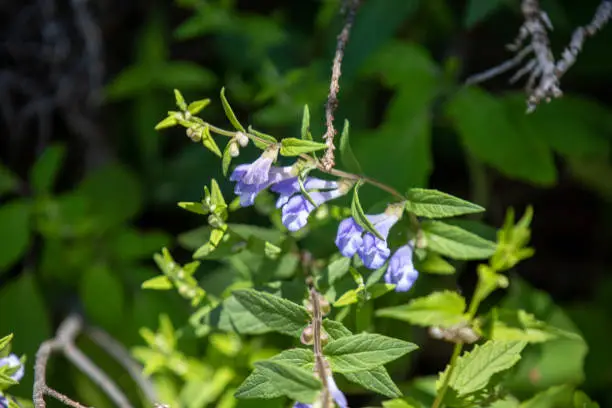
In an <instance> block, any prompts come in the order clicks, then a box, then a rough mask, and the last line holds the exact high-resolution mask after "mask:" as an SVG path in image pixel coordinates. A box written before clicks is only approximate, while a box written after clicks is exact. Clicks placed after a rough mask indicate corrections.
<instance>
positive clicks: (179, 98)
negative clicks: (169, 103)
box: [174, 89, 187, 111]
mask: <svg viewBox="0 0 612 408" xmlns="http://www.w3.org/2000/svg"><path fill="white" fill-rule="evenodd" d="M174 99H175V101H176V106H177V107H178V108H179V109H180V110H182V111H186V110H187V103H185V98H183V94H182V93H181V91H179V90H178V89H175V90H174Z"/></svg>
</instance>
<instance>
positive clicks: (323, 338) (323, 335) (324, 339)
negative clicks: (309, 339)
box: [321, 331, 329, 346]
mask: <svg viewBox="0 0 612 408" xmlns="http://www.w3.org/2000/svg"><path fill="white" fill-rule="evenodd" d="M328 342H329V335H328V334H327V333H325V332H324V331H321V345H322V346H324V345H326V344H327V343H328Z"/></svg>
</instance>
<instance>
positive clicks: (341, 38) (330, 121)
mask: <svg viewBox="0 0 612 408" xmlns="http://www.w3.org/2000/svg"><path fill="white" fill-rule="evenodd" d="M346 3H347V4H346V5H347V6H348V10H347V11H346V19H345V22H344V27H343V28H342V31H341V32H340V34H339V35H338V41H337V43H336V53H335V55H334V62H333V65H332V76H331V81H330V83H329V95H328V97H327V104H326V105H325V126H326V128H327V129H326V131H325V134H324V135H323V140H325V144H327V150H326V151H325V155H324V156H323V159H322V161H321V162H322V165H323V168H324V169H325V170H327V171H329V170H331V169H332V168H333V167H334V164H335V161H334V160H335V158H334V150H335V149H336V147H335V146H334V137H335V136H336V133H338V132H337V131H336V128H334V111H335V110H336V108H337V107H338V92H340V76H341V75H342V59H343V58H344V49H345V48H346V43H347V42H348V39H349V36H350V34H351V28H352V27H353V22H354V20H355V14H357V9H358V8H359V3H360V0H346Z"/></svg>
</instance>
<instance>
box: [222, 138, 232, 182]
mask: <svg viewBox="0 0 612 408" xmlns="http://www.w3.org/2000/svg"><path fill="white" fill-rule="evenodd" d="M231 144H232V142H229V143H228V144H226V145H225V149H223V157H222V158H221V169H222V170H223V175H224V176H225V177H227V172H228V171H229V167H230V164H231V163H232V155H231V154H230V145H231Z"/></svg>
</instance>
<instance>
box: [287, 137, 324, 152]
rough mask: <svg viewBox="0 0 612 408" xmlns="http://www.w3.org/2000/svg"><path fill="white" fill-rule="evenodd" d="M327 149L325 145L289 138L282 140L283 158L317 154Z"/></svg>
mask: <svg viewBox="0 0 612 408" xmlns="http://www.w3.org/2000/svg"><path fill="white" fill-rule="evenodd" d="M326 147H327V145H326V144H325V143H321V142H313V141H310V140H303V139H297V138H295V137H287V138H285V139H283V140H281V148H280V154H281V155H282V156H299V155H300V154H302V153H311V152H316V151H317V150H323V149H325V148H326Z"/></svg>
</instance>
